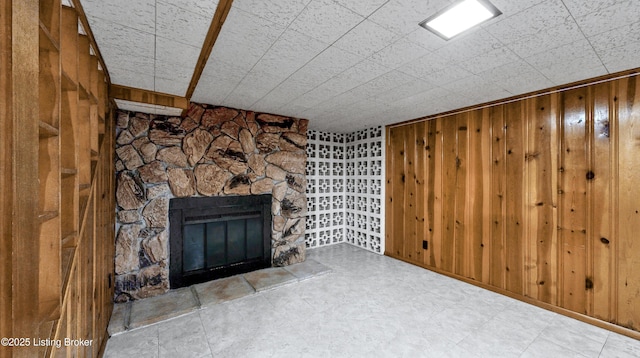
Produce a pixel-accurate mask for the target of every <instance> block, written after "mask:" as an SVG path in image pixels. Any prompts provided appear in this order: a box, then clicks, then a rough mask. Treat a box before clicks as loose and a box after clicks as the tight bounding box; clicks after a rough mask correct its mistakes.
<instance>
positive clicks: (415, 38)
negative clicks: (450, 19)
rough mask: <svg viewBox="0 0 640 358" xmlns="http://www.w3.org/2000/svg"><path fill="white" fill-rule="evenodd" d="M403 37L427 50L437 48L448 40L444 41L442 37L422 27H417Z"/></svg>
mask: <svg viewBox="0 0 640 358" xmlns="http://www.w3.org/2000/svg"><path fill="white" fill-rule="evenodd" d="M405 38H406V39H407V40H409V41H411V42H415V43H417V44H418V45H420V46H422V47H424V48H426V49H427V50H429V51H434V50H437V49H439V48H441V47H442V46H444V45H446V44H447V43H448V41H445V40H444V39H443V38H442V37H440V36H437V35H436V34H434V33H433V32H431V31H427V30H426V29H424V28H423V27H418V28H417V29H416V30H414V31H412V32H410V33H409V34H408V35H407V36H405Z"/></svg>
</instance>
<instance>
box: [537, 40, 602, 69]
mask: <svg viewBox="0 0 640 358" xmlns="http://www.w3.org/2000/svg"><path fill="white" fill-rule="evenodd" d="M579 58H591V59H595V60H597V59H598V56H597V55H596V54H595V52H594V51H593V48H592V47H591V44H589V42H588V41H587V40H579V41H576V42H572V43H570V44H566V45H563V46H560V47H556V48H554V49H551V50H549V51H546V52H543V53H540V54H537V55H533V56H530V57H527V58H525V61H527V62H528V63H529V64H530V65H531V66H533V67H534V68H536V69H538V70H540V69H542V68H547V67H553V66H556V65H558V64H567V65H571V64H572V63H573V62H574V61H575V60H577V59H579Z"/></svg>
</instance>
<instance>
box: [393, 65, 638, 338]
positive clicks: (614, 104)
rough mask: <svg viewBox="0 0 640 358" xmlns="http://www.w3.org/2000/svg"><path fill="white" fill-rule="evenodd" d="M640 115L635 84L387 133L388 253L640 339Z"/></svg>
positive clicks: (572, 92) (599, 86)
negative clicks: (423, 243)
mask: <svg viewBox="0 0 640 358" xmlns="http://www.w3.org/2000/svg"><path fill="white" fill-rule="evenodd" d="M638 103H640V85H638V81H637V77H634V76H631V77H629V78H626V79H615V80H611V81H608V82H607V81H604V82H598V83H594V84H592V85H589V86H583V87H579V88H572V89H568V90H565V91H560V92H555V93H547V94H544V95H540V96H537V97H532V98H524V99H521V100H517V101H513V102H511V103H504V104H498V105H494V106H490V107H483V108H478V109H470V110H468V111H463V112H457V113H453V114H448V115H443V116H435V117H431V118H429V119H428V120H427V121H424V125H417V124H418V123H421V122H415V123H410V124H406V125H402V126H393V127H390V128H389V129H388V133H391V134H390V141H389V142H388V143H389V147H388V152H387V153H388V156H387V173H388V181H389V183H388V187H387V188H388V190H389V188H391V194H389V195H390V196H392V197H393V200H394V201H395V200H396V198H395V196H396V195H397V196H398V198H401V199H399V202H394V203H389V204H390V206H391V209H390V210H391V211H392V212H393V214H392V215H387V220H388V221H387V237H389V241H388V242H387V244H388V245H391V246H388V247H392V248H394V249H390V250H387V253H388V254H390V255H392V256H394V257H398V258H401V259H404V260H407V261H409V262H413V263H416V264H420V265H424V266H425V267H430V268H433V269H434V270H436V271H438V272H445V273H447V274H450V275H453V276H455V277H458V278H461V279H464V280H469V281H468V282H477V283H478V284H480V285H486V287H491V288H493V289H495V290H497V291H500V292H508V294H509V295H512V296H514V297H521V298H522V299H523V300H525V301H528V300H533V302H538V303H539V304H540V305H541V306H543V307H547V308H549V307H556V308H557V311H559V312H565V313H566V312H575V313H578V314H581V315H582V316H579V315H578V316H575V317H578V318H580V317H582V318H583V319H585V318H584V317H594V319H591V320H588V321H589V322H591V323H593V322H596V323H597V322H601V324H599V325H601V326H603V327H606V328H608V329H613V330H616V331H618V332H621V333H624V334H627V335H630V336H632V337H638V336H640V335H638V334H636V333H633V332H634V331H629V330H625V328H624V327H626V328H629V329H631V330H635V331H636V332H637V331H638V327H640V280H638V277H640V276H639V275H638V274H637V273H636V272H634V270H635V271H637V267H640V259H638V258H639V257H640V242H639V241H638V240H636V237H637V233H638V232H640V214H639V212H640V207H638V203H639V202H640V200H638V198H640V189H639V188H640V187H638V185H637V183H638V182H640V159H639V158H640V155H639V154H640V152H639V150H638V148H640V125H639V124H638V123H640V105H639V104H638ZM394 133H395V137H393V138H392V136H393V135H394ZM399 133H400V134H399ZM424 133H426V134H424ZM398 134H399V135H398ZM423 142H424V143H423ZM412 150H413V151H415V153H414V154H411V153H409V152H410V151H412ZM400 152H402V155H400V154H399V153H400ZM409 158H411V161H412V164H411V165H408V162H407V160H409ZM411 170H413V172H411ZM407 172H409V173H415V178H413V176H412V178H413V179H415V180H414V181H413V182H412V183H411V187H408V186H406V185H405V184H404V183H403V182H402V180H401V179H402V176H401V174H406V173H407ZM405 179H406V178H405ZM394 181H395V182H397V183H394ZM412 196H413V197H414V198H415V200H416V201H412V200H413V199H409V201H407V200H408V199H407V197H409V198H411V197H412ZM390 199H391V198H390ZM401 203H402V204H401ZM407 203H409V204H411V205H415V207H412V206H408V205H407ZM409 209H411V210H413V209H415V212H414V211H411V212H410V215H406V214H407V213H408V211H407V210H409ZM388 210H389V208H388ZM423 219H424V224H423V226H420V224H421V223H422V220H423ZM389 220H391V222H390V221H389ZM414 223H417V225H416V226H415V230H416V234H415V236H414V235H413V234H406V233H405V231H404V230H405V228H406V227H408V228H410V229H411V230H413V226H412V225H413V224H414ZM407 225H409V226H407ZM399 228H400V229H399ZM390 229H391V230H393V232H391V233H390V232H389V230H390ZM421 237H426V238H427V241H428V243H429V249H428V250H426V251H424V252H423V257H422V258H417V257H415V255H416V254H417V253H418V252H419V251H420V250H419V246H420V242H421V240H422V238H421ZM405 245H409V246H408V247H410V248H411V249H410V250H409V251H406V247H405ZM395 248H397V249H395ZM414 251H415V254H414ZM408 253H411V257H409V255H408ZM585 320H587V319H585ZM598 320H600V321H598ZM607 322H615V323H616V324H617V325H618V326H611V325H610V324H609V323H607Z"/></svg>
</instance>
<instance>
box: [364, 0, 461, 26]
mask: <svg viewBox="0 0 640 358" xmlns="http://www.w3.org/2000/svg"><path fill="white" fill-rule="evenodd" d="M450 3H451V0H432V1H425V0H392V1H389V2H387V3H386V4H385V5H384V6H382V7H381V8H380V9H379V10H378V11H376V12H374V13H373V14H372V15H371V16H369V20H371V21H373V22H375V23H377V24H379V25H381V26H383V27H385V28H387V29H389V30H391V31H394V32H396V33H398V34H401V35H406V34H408V33H410V32H413V31H415V30H416V29H418V28H419V25H418V24H419V23H420V22H422V21H423V20H424V19H426V18H428V17H429V16H431V15H433V14H435V13H437V12H438V11H440V10H442V9H443V8H445V7H447V6H448V5H449V4H450Z"/></svg>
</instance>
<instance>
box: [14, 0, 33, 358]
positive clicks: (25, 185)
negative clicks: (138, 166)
mask: <svg viewBox="0 0 640 358" xmlns="http://www.w3.org/2000/svg"><path fill="white" fill-rule="evenodd" d="M11 12H12V13H11V22H12V27H11V41H12V42H11V57H12V58H11V66H12V69H11V72H10V76H11V93H12V98H11V104H10V106H11V114H12V118H11V121H12V125H11V127H12V130H13V138H12V141H11V142H12V149H11V151H12V163H11V165H12V188H11V189H10V190H12V192H13V205H12V206H13V209H12V210H13V218H12V236H11V237H12V239H13V244H12V253H13V256H12V270H11V272H12V284H13V288H12V290H11V294H12V311H13V313H12V324H13V332H12V334H13V336H14V337H30V336H31V335H32V334H33V333H34V332H37V331H38V328H39V327H38V326H39V323H40V321H39V318H38V313H39V312H38V310H37V309H35V307H38V297H39V296H38V269H39V265H38V254H39V251H40V245H39V241H38V236H39V235H38V234H39V232H38V223H37V222H34V221H35V220H34V218H36V217H37V210H38V198H37V196H35V195H34V193H37V192H38V191H39V186H38V182H37V180H33V178H34V177H37V175H38V146H37V145H35V143H38V106H37V105H34V104H37V103H38V102H39V90H38V86H37V85H34V84H37V83H38V71H39V59H38V35H39V26H38V17H39V14H38V12H39V4H38V1H36V0H23V1H12V2H11ZM32 348H33V347H32ZM34 352H36V350H35V349H31V348H27V349H24V350H20V351H14V352H13V355H14V357H21V356H24V357H28V356H33V354H31V353H34Z"/></svg>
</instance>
